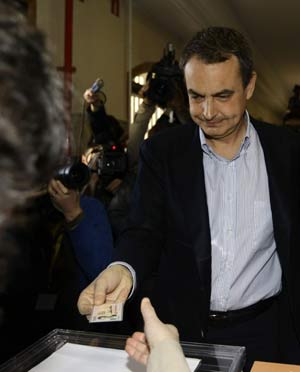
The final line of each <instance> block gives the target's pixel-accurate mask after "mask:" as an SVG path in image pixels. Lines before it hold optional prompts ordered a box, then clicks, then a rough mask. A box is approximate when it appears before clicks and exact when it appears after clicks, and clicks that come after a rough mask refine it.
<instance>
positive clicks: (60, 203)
mask: <svg viewBox="0 0 300 372" xmlns="http://www.w3.org/2000/svg"><path fill="white" fill-rule="evenodd" d="M48 189H49V194H50V196H51V200H52V203H53V204H54V206H55V207H56V208H57V209H58V210H59V211H61V212H62V213H63V215H64V217H65V220H66V226H67V228H66V232H67V234H68V235H69V237H70V240H71V242H72V246H73V249H74V254H75V256H76V261H77V262H78V264H79V266H80V267H81V269H82V271H83V272H84V274H85V276H86V278H87V280H89V281H92V280H94V279H95V278H96V276H97V275H98V274H99V272H100V271H102V270H104V269H105V268H106V267H107V265H108V264H109V263H110V262H111V258H112V251H113V240H112V233H111V228H110V224H109V221H108V218H107V214H106V211H105V209H104V207H103V206H102V204H101V203H100V201H99V200H97V199H95V198H90V197H85V196H83V197H80V193H79V191H78V190H70V189H67V188H66V187H65V186H64V185H63V184H62V183H61V182H60V181H58V180H52V181H51V182H50V184H49V188H48Z"/></svg>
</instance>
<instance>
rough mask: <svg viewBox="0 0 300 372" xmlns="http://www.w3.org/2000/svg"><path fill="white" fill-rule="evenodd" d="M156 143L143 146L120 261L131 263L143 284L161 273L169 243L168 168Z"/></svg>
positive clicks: (122, 239)
mask: <svg viewBox="0 0 300 372" xmlns="http://www.w3.org/2000/svg"><path fill="white" fill-rule="evenodd" d="M159 153H160V151H158V149H156V148H154V147H153V143H152V142H149V141H145V142H144V143H143V145H142V146H141V151H140V163H139V171H138V175H137V180H136V183H135V187H134V190H133V194H132V198H131V207H130V212H129V218H128V221H127V224H126V228H125V230H124V231H123V233H122V234H121V237H120V239H119V242H118V244H117V257H116V259H117V260H122V261H125V262H127V263H129V264H130V265H131V266H132V267H133V268H134V270H135V271H136V274H137V279H138V281H139V280H143V279H145V278H147V276H148V275H150V274H151V273H152V272H154V271H157V269H158V265H159V261H160V256H161V251H162V248H163V246H164V240H165V203H164V194H165V185H164V176H163V174H164V165H163V161H162V160H161V159H160V157H159Z"/></svg>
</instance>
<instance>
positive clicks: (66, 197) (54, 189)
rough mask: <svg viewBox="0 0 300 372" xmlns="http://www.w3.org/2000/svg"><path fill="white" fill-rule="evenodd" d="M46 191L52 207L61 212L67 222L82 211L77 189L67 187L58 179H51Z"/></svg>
mask: <svg viewBox="0 0 300 372" xmlns="http://www.w3.org/2000/svg"><path fill="white" fill-rule="evenodd" d="M48 192H49V194H50V196H51V201H52V203H53V205H54V207H55V208H56V209H58V210H59V211H60V212H62V213H63V215H64V216H65V219H66V221H67V222H71V221H73V220H74V219H75V218H76V217H78V216H79V215H80V214H81V213H82V209H81V207H80V193H79V191H78V190H71V189H67V188H66V187H65V186H64V185H63V184H62V183H61V182H60V181H59V180H55V179H52V180H51V181H50V183H49V185H48Z"/></svg>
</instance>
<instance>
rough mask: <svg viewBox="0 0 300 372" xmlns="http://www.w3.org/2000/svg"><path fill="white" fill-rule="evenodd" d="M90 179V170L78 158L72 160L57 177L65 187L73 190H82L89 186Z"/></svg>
mask: <svg viewBox="0 0 300 372" xmlns="http://www.w3.org/2000/svg"><path fill="white" fill-rule="evenodd" d="M90 177H91V171H90V168H89V167H88V166H87V165H85V164H84V163H82V162H81V161H80V160H79V159H78V158H70V159H69V160H68V161H67V163H66V164H65V165H63V166H62V167H61V168H59V170H58V171H57V174H56V175H55V178H56V179H57V180H59V181H60V182H61V183H62V184H63V185H64V186H65V187H67V188H68V189H73V190H82V188H83V187H84V186H85V185H87V184H88V182H89V180H90Z"/></svg>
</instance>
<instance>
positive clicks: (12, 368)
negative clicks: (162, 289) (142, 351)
mask: <svg viewBox="0 0 300 372" xmlns="http://www.w3.org/2000/svg"><path fill="white" fill-rule="evenodd" d="M126 338H127V337H126V336H123V335H114V334H104V333H94V332H82V331H72V330H66V329H55V330H53V331H52V332H50V333H49V334H47V335H46V336H45V337H43V338H41V339H40V340H38V341H37V342H36V343H34V344H32V345H31V346H29V347H28V348H27V349H25V350H24V351H22V352H20V353H19V354H17V355H16V356H14V357H13V358H11V359H9V360H8V361H7V362H5V363H3V364H2V365H0V372H25V371H26V372H27V371H31V370H32V371H33V372H35V371H37V372H40V371H46V372H54V371H55V372H56V371H62V372H65V371H77V370H81V371H84V372H93V371H95V370H97V371H99V372H100V371H104V370H105V371H108V370H111V371H115V372H124V371H132V372H146V369H145V367H144V366H140V365H138V364H137V363H136V362H134V361H131V360H130V359H129V358H127V355H126V353H125V351H124V346H125V342H126ZM181 345H182V348H183V351H184V353H185V356H186V357H187V359H190V360H191V361H195V362H197V363H196V364H195V363H194V364H192V365H195V367H193V370H194V372H200V371H203V372H241V371H242V368H243V365H244V362H245V348H244V347H241V346H224V345H213V344H202V343H191V342H182V343H181ZM99 352H100V353H99ZM101 352H102V354H101ZM97 353H98V354H97ZM125 355H126V358H127V360H129V362H127V364H126V367H122V366H121V367H118V364H117V363H122V358H123V359H124V358H125ZM192 358H193V359H192ZM194 358H195V359H194ZM105 359H106V360H105ZM199 359H200V362H198V360H199ZM124 360H125V359H124ZM57 361H58V362H57ZM57 363H58V364H57ZM61 363H63V364H61ZM93 363H94V364H93ZM103 363H107V368H106V367H105V365H104V364H103ZM189 365H190V364H189ZM62 366H63V367H62ZM190 366H191V365H190ZM76 368H77V369H76ZM82 368H84V370H83V369H82Z"/></svg>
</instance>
